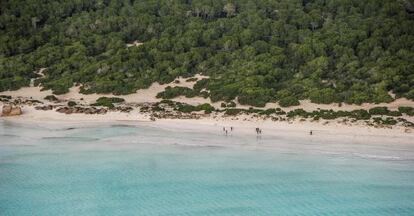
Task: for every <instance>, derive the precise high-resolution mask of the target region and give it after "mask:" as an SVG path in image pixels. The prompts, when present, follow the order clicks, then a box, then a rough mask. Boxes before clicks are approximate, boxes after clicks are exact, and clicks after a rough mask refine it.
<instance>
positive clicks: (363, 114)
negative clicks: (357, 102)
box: [350, 109, 371, 120]
mask: <svg viewBox="0 0 414 216" xmlns="http://www.w3.org/2000/svg"><path fill="white" fill-rule="evenodd" d="M350 117H351V118H354V119H356V120H367V119H370V118H371V115H370V114H369V113H368V111H366V110H363V109H359V110H353V111H351V112H350Z"/></svg>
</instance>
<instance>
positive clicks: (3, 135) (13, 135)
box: [0, 134, 21, 137]
mask: <svg viewBox="0 0 414 216" xmlns="http://www.w3.org/2000/svg"><path fill="white" fill-rule="evenodd" d="M0 137H21V136H19V135H16V134H0Z"/></svg>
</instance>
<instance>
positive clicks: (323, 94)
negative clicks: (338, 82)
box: [309, 89, 339, 104]
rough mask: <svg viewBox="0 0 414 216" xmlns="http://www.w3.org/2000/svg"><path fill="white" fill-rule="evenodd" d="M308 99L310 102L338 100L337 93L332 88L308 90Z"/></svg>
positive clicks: (332, 101) (321, 102) (324, 102)
mask: <svg viewBox="0 0 414 216" xmlns="http://www.w3.org/2000/svg"><path fill="white" fill-rule="evenodd" d="M309 99H310V100H311V102H312V103H318V104H330V103H334V102H338V101H339V99H338V94H337V93H336V92H335V91H334V90H333V89H320V90H314V91H312V92H310V94H309Z"/></svg>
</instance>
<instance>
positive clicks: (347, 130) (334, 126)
mask: <svg viewBox="0 0 414 216" xmlns="http://www.w3.org/2000/svg"><path fill="white" fill-rule="evenodd" d="M194 78H197V80H200V79H203V78H206V77H205V76H201V75H197V76H195V77H194ZM188 79H189V78H179V79H177V80H178V81H175V82H172V83H169V84H164V85H160V84H158V83H154V84H152V85H151V86H150V87H149V88H148V89H143V90H138V91H137V92H136V93H134V94H130V95H123V96H116V97H121V98H124V99H125V103H126V104H130V105H131V104H140V103H152V102H158V101H160V100H161V99H158V98H156V95H157V94H158V93H159V92H161V91H163V90H164V89H165V87H167V86H182V87H189V88H192V87H193V85H194V84H195V82H196V81H190V82H188V81H187V80H188ZM51 94H52V92H51V91H50V90H47V91H41V88H40V87H25V88H21V89H19V90H17V91H6V92H0V95H8V96H12V97H13V98H22V99H34V100H39V101H41V102H43V103H44V104H46V105H47V104H54V103H52V102H49V101H46V100H44V97H46V96H47V95H51ZM102 96H107V97H113V96H114V95H112V94H89V95H84V94H80V93H79V87H72V88H71V89H70V91H69V93H67V94H63V95H57V98H58V99H59V100H61V102H60V104H66V103H67V101H75V102H77V103H78V104H80V105H89V104H91V103H94V102H95V101H96V99H98V98H99V97H102ZM174 101H178V102H183V103H187V104H191V105H199V104H202V103H211V101H210V99H208V98H207V99H206V98H201V97H196V98H186V97H178V98H175V99H174ZM211 104H212V105H213V106H215V107H216V108H219V107H220V104H221V102H215V103H211ZM2 105H3V103H2V102H0V107H2ZM376 106H386V107H388V108H389V109H391V110H395V109H397V108H398V107H399V106H410V107H414V101H410V100H407V99H403V98H401V99H396V100H395V101H394V102H392V103H388V104H362V105H348V104H343V105H342V106H340V107H339V106H338V104H330V105H325V104H313V103H311V102H310V101H307V100H305V101H301V105H300V106H295V107H289V108H282V109H283V110H285V111H290V110H293V109H297V108H302V109H304V110H306V111H313V110H317V109H333V110H346V111H349V110H355V109H369V108H372V107H376ZM277 107H279V105H278V104H276V103H268V104H267V105H266V107H265V108H277ZM237 108H249V106H243V105H240V104H237ZM0 109H1V108H0ZM22 111H23V115H21V116H14V117H2V118H0V119H4V120H5V121H18V122H37V123H39V124H41V123H42V122H45V121H49V122H68V123H73V124H76V123H79V124H82V123H86V122H89V123H91V122H92V123H93V122H95V123H102V122H109V123H113V122H122V123H125V124H136V123H145V124H150V125H154V126H159V127H163V128H172V129H178V130H197V131H203V130H209V131H214V132H222V128H223V127H227V129H228V130H229V127H233V128H235V129H237V130H236V131H237V133H243V134H250V135H256V134H255V130H254V129H255V128H256V127H259V128H261V129H262V130H263V136H268V135H272V136H273V135H275V136H276V135H279V136H280V135H284V136H285V135H289V136H299V137H300V136H306V137H308V136H310V135H309V132H310V131H311V130H312V131H313V135H312V137H316V138H318V139H325V140H335V139H357V140H360V141H361V142H378V143H380V142H382V141H384V139H387V140H389V141H388V142H392V143H399V142H403V143H413V144H414V142H412V140H413V138H414V131H412V129H407V128H404V127H398V126H394V127H383V128H374V127H369V126H367V125H365V124H363V123H361V122H352V123H351V122H349V121H348V122H341V121H340V120H338V119H337V120H320V121H309V120H306V121H304V120H301V119H296V120H291V121H277V122H275V121H272V120H270V119H263V118H258V117H254V116H248V115H239V116H236V117H234V116H233V117H226V116H223V115H222V114H212V115H208V116H203V117H202V118H201V119H186V120H184V119H157V121H155V122H153V121H151V120H150V117H151V116H150V114H149V113H142V112H140V111H139V109H138V108H134V109H133V110H132V111H131V112H129V113H125V112H117V111H109V112H108V113H106V114H104V115H97V114H95V115H86V114H70V115H68V114H63V113H58V112H56V111H54V110H47V111H43V110H36V109H35V108H34V106H31V105H22ZM404 118H406V119H407V120H409V121H414V117H410V116H404ZM314 139H315V138H314Z"/></svg>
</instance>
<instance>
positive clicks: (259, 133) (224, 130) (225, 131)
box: [223, 126, 313, 136]
mask: <svg viewBox="0 0 414 216" xmlns="http://www.w3.org/2000/svg"><path fill="white" fill-rule="evenodd" d="M223 132H224V134H226V136H227V135H228V134H229V131H228V130H227V128H226V127H223ZM230 132H233V126H231V127H230ZM256 135H257V136H259V135H262V129H261V128H258V127H257V128H256ZM309 135H313V131H312V130H310V131H309Z"/></svg>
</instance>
